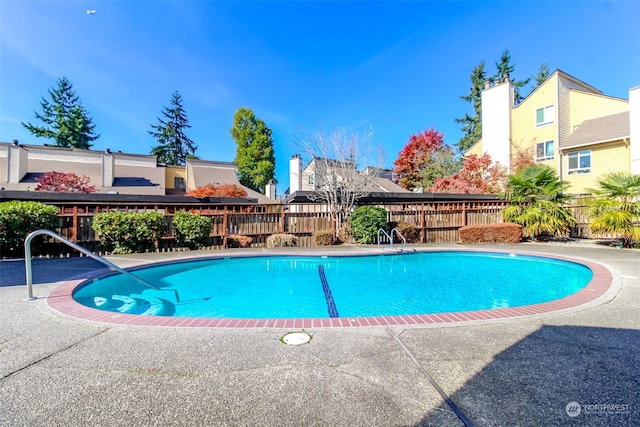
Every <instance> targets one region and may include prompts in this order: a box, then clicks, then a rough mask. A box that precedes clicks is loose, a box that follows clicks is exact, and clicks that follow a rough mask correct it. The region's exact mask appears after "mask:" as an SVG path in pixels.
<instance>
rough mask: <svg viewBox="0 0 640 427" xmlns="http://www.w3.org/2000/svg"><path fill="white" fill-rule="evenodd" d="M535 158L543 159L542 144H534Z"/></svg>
mask: <svg viewBox="0 0 640 427" xmlns="http://www.w3.org/2000/svg"><path fill="white" fill-rule="evenodd" d="M536 157H537V158H541V157H544V143H542V142H541V143H539V144H536Z"/></svg>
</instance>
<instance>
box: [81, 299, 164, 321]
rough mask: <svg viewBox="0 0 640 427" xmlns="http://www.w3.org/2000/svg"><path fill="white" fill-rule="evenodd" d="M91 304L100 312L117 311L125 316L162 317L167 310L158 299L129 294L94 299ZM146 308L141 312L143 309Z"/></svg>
mask: <svg viewBox="0 0 640 427" xmlns="http://www.w3.org/2000/svg"><path fill="white" fill-rule="evenodd" d="M93 302H94V304H95V306H96V308H99V309H101V310H110V309H111V311H117V312H120V313H125V314H138V315H143V316H162V315H164V314H165V313H166V312H167V310H166V307H165V303H164V302H163V301H162V299H160V298H156V297H153V296H149V295H144V296H143V295H139V294H131V295H130V296H127V295H111V297H110V298H107V297H94V299H93ZM147 305H148V308H147V309H146V310H144V311H141V310H142V308H143V307H145V306H147Z"/></svg>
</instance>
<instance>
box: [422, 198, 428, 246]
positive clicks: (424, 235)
mask: <svg viewBox="0 0 640 427" xmlns="http://www.w3.org/2000/svg"><path fill="white" fill-rule="evenodd" d="M420 206H421V207H422V209H421V210H420V243H427V220H426V218H425V212H424V203H422V204H421V205H420Z"/></svg>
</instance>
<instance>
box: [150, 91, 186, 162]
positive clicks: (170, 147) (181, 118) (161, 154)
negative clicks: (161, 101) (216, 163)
mask: <svg viewBox="0 0 640 427" xmlns="http://www.w3.org/2000/svg"><path fill="white" fill-rule="evenodd" d="M162 114H163V115H164V117H165V118H166V120H163V119H161V118H158V124H157V125H151V128H152V130H150V131H148V132H149V135H151V136H153V137H154V138H155V139H156V140H157V141H158V142H159V144H160V145H157V146H155V147H153V148H152V149H151V154H153V155H154V156H156V157H157V158H158V162H160V163H164V164H167V165H184V163H185V160H186V159H188V158H197V157H195V151H196V149H197V147H196V146H195V145H194V143H193V141H192V140H191V139H190V138H189V137H188V136H187V135H185V133H184V131H185V129H188V128H190V127H191V125H190V124H189V119H188V118H187V114H186V113H185V111H184V108H182V98H181V96H180V94H179V93H178V92H177V91H176V92H174V93H173V94H172V95H171V107H170V108H168V107H164V108H163V110H162Z"/></svg>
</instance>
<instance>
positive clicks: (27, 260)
mask: <svg viewBox="0 0 640 427" xmlns="http://www.w3.org/2000/svg"><path fill="white" fill-rule="evenodd" d="M41 234H46V235H47V236H50V237H53V238H54V239H56V240H59V241H61V242H62V243H64V244H66V245H67V246H69V247H71V248H72V249H75V250H77V251H79V252H82V253H83V254H85V255H86V256H88V257H89V258H93V259H94V260H96V261H99V262H101V263H103V264H105V265H106V266H107V267H109V268H113V269H114V270H116V271H117V272H118V273H122V274H124V275H127V276H129V277H131V278H133V279H135V280H137V281H138V282H140V283H142V284H143V285H145V286H147V287H150V288H152V289H155V290H157V291H160V290H161V289H160V288H159V287H157V286H156V285H153V284H151V283H149V282H147V281H146V280H144V279H142V278H140V277H138V276H136V275H134V274H131V273H130V272H128V271H127V270H125V269H123V268H120V267H118V266H117V265H115V264H113V263H111V262H109V261H107V260H106V259H104V258H102V257H100V256H98V255H96V254H94V253H93V252H91V251H89V250H87V249H85V248H83V247H82V246H79V245H77V244H75V243H73V242H70V241H69V240H67V239H65V238H64V237H62V236H60V235H59V234H56V233H54V232H53V231H51V230H44V229H42V230H36V231H33V232H31V233H29V234H28V235H27V237H26V238H25V239H24V268H25V273H26V276H27V289H28V292H29V298H27V299H28V300H34V299H36V298H35V297H34V296H33V276H32V274H31V273H32V272H31V241H32V240H33V238H34V237H36V236H38V235H41Z"/></svg>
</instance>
